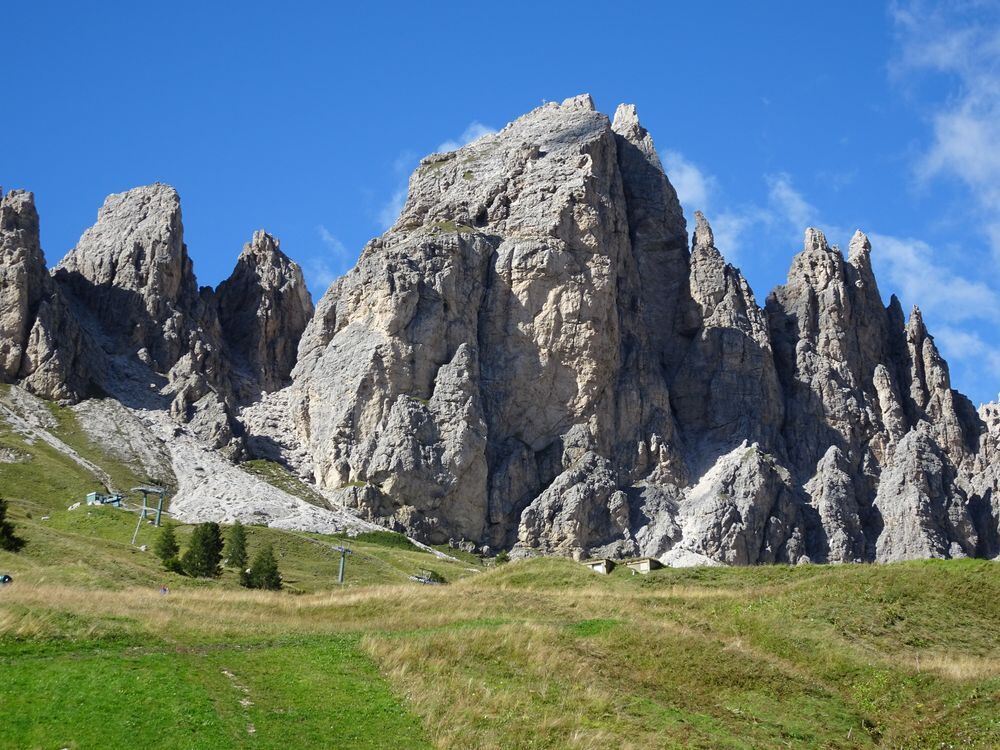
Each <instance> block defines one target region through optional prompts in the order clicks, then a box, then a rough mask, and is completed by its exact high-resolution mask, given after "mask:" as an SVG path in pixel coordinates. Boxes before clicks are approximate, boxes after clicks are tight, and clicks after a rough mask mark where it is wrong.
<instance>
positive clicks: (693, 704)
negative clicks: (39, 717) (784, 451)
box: [0, 530, 1000, 748]
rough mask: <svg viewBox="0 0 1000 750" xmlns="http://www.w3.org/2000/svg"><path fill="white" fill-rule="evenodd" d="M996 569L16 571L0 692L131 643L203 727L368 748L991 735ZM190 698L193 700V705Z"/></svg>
mask: <svg viewBox="0 0 1000 750" xmlns="http://www.w3.org/2000/svg"><path fill="white" fill-rule="evenodd" d="M254 531H259V530H254ZM369 554H372V555H376V556H377V555H381V554H402V551H401V550H397V549H394V548H391V547H384V546H375V547H373V548H371V549H370V550H369ZM421 554H423V555H425V556H426V555H427V553H421ZM428 557H429V556H428ZM286 559H287V558H286ZM0 565H2V563H0ZM997 573H998V570H997V564H996V563H991V562H985V561H948V562H943V561H934V562H925V563H906V564H899V565H891V566H841V567H821V566H814V567H804V568H786V567H773V568H755V569H749V570H746V569H743V570H738V569H727V570H718V571H711V572H700V571H673V570H662V571H656V572H654V573H652V574H650V575H649V576H632V575H630V574H629V573H628V572H627V571H616V573H615V574H613V575H611V576H607V577H602V576H598V575H596V574H592V573H590V572H589V571H587V570H585V569H584V568H582V566H579V565H577V564H575V563H572V562H571V561H568V560H551V559H538V560H530V561H525V562H515V563H510V564H508V565H504V566H500V567H498V568H496V569H495V570H490V571H488V572H484V573H481V574H479V575H472V576H469V577H466V578H464V579H462V580H460V581H458V582H456V583H454V584H452V585H449V586H441V587H420V586H416V585H394V586H370V587H348V588H346V589H343V590H330V591H325V592H317V593H313V594H303V595H299V596H295V595H290V594H287V593H277V594H274V593H265V592H248V591H241V590H236V589H232V588H227V587H226V586H225V585H224V584H223V585H215V584H211V585H202V586H193V587H186V588H184V587H181V588H177V589H176V590H175V591H174V592H172V593H171V594H170V595H169V596H165V597H161V596H159V595H157V594H156V592H155V591H154V590H152V589H151V588H149V587H141V588H135V587H133V588H119V589H117V590H108V589H91V590H83V589H81V588H80V587H79V586H76V585H69V586H65V585H58V584H51V583H48V582H44V581H37V580H33V579H31V578H30V577H29V578H28V580H27V581H26V582H24V583H20V582H16V583H15V585H14V586H12V587H9V588H8V589H6V590H5V591H4V592H3V594H2V598H0V644H2V645H0V660H2V661H3V669H4V670H5V673H6V671H7V670H11V674H17V675H19V677H18V681H17V683H16V688H15V686H14V683H9V684H8V685H7V686H3V685H0V702H2V703H5V704H6V703H7V702H8V701H9V700H10V695H12V694H13V691H14V690H15V689H16V690H17V691H18V694H21V695H32V694H36V693H37V691H41V690H43V689H48V687H46V686H47V685H48V684H49V683H48V682H47V681H48V680H53V679H56V678H55V677H53V676H51V675H52V674H53V673H55V674H58V673H60V672H61V671H62V670H63V669H65V672H66V674H67V675H74V674H79V672H80V670H81V667H80V664H81V662H82V661H83V662H85V661H86V660H87V659H89V658H92V657H91V656H88V655H93V658H94V659H99V660H98V661H95V662H91V663H93V664H95V667H94V669H99V670H109V671H110V673H111V674H112V675H116V674H118V672H119V671H121V670H126V669H130V668H133V667H130V666H129V665H130V664H132V662H131V661H130V660H133V659H136V658H138V657H137V655H138V654H142V655H143V658H145V657H146V656H148V657H149V658H150V659H151V661H150V663H149V665H148V667H147V666H145V665H143V666H141V667H139V666H136V667H134V668H135V669H136V670H138V671H139V672H141V671H142V670H143V669H147V668H148V669H150V670H154V669H156V668H158V667H157V666H156V665H157V663H158V662H157V661H156V660H157V659H164V660H167V661H168V662H172V663H173V664H174V665H175V667H176V672H177V674H178V675H183V676H184V678H185V679H188V680H190V681H192V683H193V685H194V686H193V687H191V686H189V687H187V688H185V689H186V690H187V693H184V692H183V691H182V689H181V687H178V688H177V690H178V694H184V695H191V696H193V699H194V697H197V700H195V702H194V707H193V708H192V709H191V710H192V712H193V714H192V715H194V716H200V717H202V718H201V719H197V720H198V721H204V722H205V727H206V728H205V734H204V736H205V737H206V738H208V739H207V740H206V742H208V741H215V740H218V742H219V743H221V744H220V745H217V746H222V747H227V746H240V744H239V743H240V742H242V743H243V745H244V746H247V747H249V746H251V745H260V746H264V747H266V746H270V745H271V744H273V743H276V742H277V741H278V740H277V739H276V737H278V735H279V733H280V732H285V731H290V730H288V729H287V727H286V726H285V725H284V724H282V723H281V722H282V721H284V720H285V717H287V716H294V717H297V718H296V719H295V721H296V722H297V723H296V724H295V727H296V729H297V730H298V731H300V732H301V733H300V734H299V735H297V736H298V737H299V738H301V743H303V744H300V746H310V744H309V743H313V744H316V743H315V741H314V740H312V737H313V736H318V735H315V734H311V733H316V732H318V731H319V729H318V727H320V726H321V725H325V724H324V722H333V726H345V725H351V726H354V727H355V728H356V731H357V732H358V736H357V739H356V740H354V743H355V744H353V745H351V743H350V742H348V743H347V744H348V745H351V746H357V747H366V746H372V747H377V746H378V745H377V744H376V745H365V744H364V743H365V742H374V741H376V738H377V737H384V736H386V733H387V732H389V731H394V730H391V729H389V727H393V726H396V725H395V724H393V722H397V721H398V722H402V723H401V724H400V726H405V727H409V728H410V729H409V730H408V731H413V732H415V734H414V735H413V737H414V739H413V740H412V744H406V742H403V743H402V744H399V743H397V745H396V746H406V747H409V746H413V747H419V746H420V744H419V743H420V742H421V741H422V740H421V739H420V737H419V736H418V735H420V734H421V733H422V736H423V737H425V738H426V741H427V742H429V743H430V744H431V745H432V746H435V747H442V748H469V747H472V748H501V747H502V748H511V747H513V748H517V747H525V748H529V747H530V748H544V747H548V748H564V747H570V748H603V747H622V748H647V747H666V748H670V747H701V748H759V747H815V748H865V747H873V748H874V747H885V748H896V747H905V748H938V747H941V746H942V743H944V746H947V745H949V744H951V745H953V746H955V747H978V748H993V747H997V746H998V745H1000V715H998V714H997V711H996V706H997V703H998V701H1000V576H998V574H997ZM330 644H339V645H336V649H340V650H339V651H336V652H335V653H333V654H332V655H331V652H330V651H329V646H330ZM191 654H204V655H206V656H205V658H204V659H202V660H201V661H199V660H198V659H193V658H192V657H191ZM154 657H155V658H154ZM331 660H332V661H331ZM344 660H346V662H347V665H344ZM29 664H39V665H41V664H45V665H46V666H45V669H44V670H42V669H39V670H33V669H31V668H29V667H28V666H26V665H29ZM350 664H354V665H355V666H356V667H357V669H359V670H360V674H363V675H367V677H365V678H364V680H363V681H367V680H370V681H371V684H372V685H374V686H375V688H374V689H377V690H380V691H385V692H379V693H378V695H380V696H383V697H384V698H385V700H384V701H382V699H381V698H380V699H378V700H375V704H374V705H376V706H382V707H383V708H384V711H382V710H381V709H379V710H376V711H374V713H371V712H369V713H365V710H366V709H365V707H366V706H369V704H368V703H365V704H364V706H362V705H360V704H358V705H353V706H352V705H351V704H349V703H342V702H341V701H339V700H332V699H331V700H326V701H321V700H317V699H316V695H317V693H316V692H315V691H317V690H319V691H328V690H330V689H331V687H330V686H331V685H332V684H334V683H337V680H331V678H330V674H331V673H334V674H341V673H343V672H342V671H343V670H347V672H348V673H349V672H350V669H349V665H350ZM204 665H207V666H204ZM366 665H367V666H366ZM216 668H218V669H219V670H220V672H219V674H222V672H221V669H222V668H225V669H227V670H228V671H230V672H231V673H232V674H233V675H235V677H234V678H232V679H235V680H236V681H237V682H239V683H240V684H241V685H246V686H247V687H248V689H249V691H250V692H249V695H248V697H249V699H250V700H251V701H253V702H254V707H253V709H252V710H258V711H260V712H261V713H260V714H255V715H250V714H246V713H242V712H240V710H238V709H237V708H235V707H234V704H233V702H232V701H229V702H226V700H225V699H224V697H225V696H226V695H228V693H226V691H225V690H224V689H223V687H226V683H225V682H219V680H218V679H217V675H216V673H215V672H213V670H214V669H216ZM366 669H367V670H371V671H367V672H366V671H365V670H366ZM338 670H340V671H338ZM376 671H377V673H378V675H380V676H381V679H379V678H376V677H375V674H376ZM223 676H224V675H223ZM66 679H67V680H68V679H69V678H68V677H67V678H66ZM116 679H117V678H116ZM177 679H179V678H177ZM225 679H226V681H230V678H228V677H226V678H225ZM382 680H384V682H383V681H382ZM324 681H325V682H324ZM115 684H116V685H117V684H119V683H115ZM141 684H144V683H142V682H141V680H139V678H138V677H137V682H136V683H134V684H131V685H130V684H123V685H121V688H120V689H121V690H122V691H123V692H122V693H121V694H122V695H125V696H129V695H132V694H134V693H135V692H136V691H137V690H138V689H139V686H140V685H141ZM303 684H304V685H309V686H313V687H314V689H308V688H306V687H302V685H303ZM380 685H381V686H382V687H379V686H380ZM227 689H229V688H227ZM33 691H35V692H33ZM206 694H207V695H209V696H210V699H211V701H212V704H211V705H212V706H213V708H212V711H214V715H213V714H212V713H211V712H209V713H207V714H204V713H199V712H200V711H201V710H202V709H201V708H199V707H203V706H204V705H206V704H204V703H203V702H199V701H201V700H202V698H201V696H203V695H206ZM258 695H261V696H267V697H262V698H261V701H263V702H259V701H258V699H257V698H256V697H255V696H258ZM331 695H332V693H331ZM385 696H389V697H385ZM234 697H235V696H234ZM373 700H374V699H373ZM73 705H74V704H72V703H71V704H70V705H69V706H68V707H67V706H63V707H60V711H61V712H62V714H61V720H60V723H59V725H58V726H57V727H54V728H53V729H52V730H51V731H49V730H47V729H45V725H44V723H43V724H41V725H40V726H41V727H42V728H38V729H34V730H32V731H34V732H35V734H32V735H24V737H25V738H26V739H25V742H26V743H27V744H28V746H31V744H32V743H34V744H38V745H40V746H46V745H56V744H59V743H64V742H68V741H69V740H75V741H77V742H79V743H80V746H84V745H85V744H86V743H84V741H83V740H82V739H78V738H77V737H73V736H66V734H65V732H62V733H60V732H58V731H57V730H58V729H60V728H65V727H66V726H67V725H70V726H73V725H77V724H78V725H80V726H81V731H82V728H83V727H85V726H86V725H87V723H88V722H90V724H91V725H95V724H96V722H97V719H96V718H90V716H91V714H90V711H92V710H96V709H94V708H93V707H87V706H85V705H79V706H78V707H77V708H73ZM259 706H266V708H258V707H259ZM164 710H169V711H174V710H175V709H174V708H171V707H170V706H167V707H165V709H164ZM268 712H270V714H268ZM338 712H339V713H338ZM261 715H269V716H270V718H271V719H274V721H275V723H268V721H266V720H265V719H264V718H260V717H261ZM178 721H179V722H180V723H179V724H178V725H177V726H179V727H186V726H189V724H185V723H183V722H181V721H180V719H178ZM288 721H289V722H290V723H291V722H292V719H288ZM245 722H250V723H253V724H254V727H255V734H254V735H253V738H252V739H251V738H250V735H244V734H241V732H245V731H246V728H245ZM418 725H419V726H418ZM32 726H36V725H35V724H33V725H32ZM418 730H419V731H418ZM10 731H12V730H8V732H10ZM22 731H25V732H26V731H27V729H26V728H25V729H23V730H22ZM178 731H180V730H178ZM220 732H221V733H222V735H224V738H223V739H218V737H219V733H220ZM85 736H86V737H90V736H92V735H84V734H80V735H79V737H85ZM401 736H402V735H401ZM107 737H108V738H109V739H110V738H112V737H113V735H112V733H111V727H109V728H108V734H107ZM225 738H228V739H225ZM9 741H12V740H9ZM226 742H229V743H230V745H227V744H225V743H226ZM233 743H236V744H235V745H233ZM2 744H3V738H2V737H0V745H2ZM22 744H24V743H22ZM318 744H319V745H320V746H322V744H323V743H321V742H320V743H318ZM60 746H62V745H60ZM107 746H109V747H113V746H115V744H114V742H110V741H109V742H108V743H107ZM153 746H156V744H155V742H154V744H153ZM193 746H197V745H193Z"/></svg>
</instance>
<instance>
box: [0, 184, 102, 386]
mask: <svg viewBox="0 0 1000 750" xmlns="http://www.w3.org/2000/svg"><path fill="white" fill-rule="evenodd" d="M89 347H90V344H89V343H88V342H86V341H85V340H84V337H83V333H82V332H81V330H80V328H79V326H78V325H77V324H76V321H75V319H74V317H73V315H72V314H71V313H70V311H69V310H68V308H67V304H66V301H65V299H64V298H63V296H62V295H61V293H60V291H59V289H58V288H57V286H56V285H55V284H54V283H53V281H52V279H51V278H50V277H49V273H48V270H47V269H46V266H45V256H44V254H43V253H42V247H41V244H40V242H39V226H38V213H37V211H36V210H35V201H34V196H33V195H32V194H31V193H28V192H25V191H22V190H12V191H11V192H9V193H7V195H3V194H2V191H0V380H2V381H3V382H7V383H12V382H21V383H22V384H23V385H24V386H25V388H27V389H28V390H30V391H32V392H34V393H36V394H38V395H40V396H44V397H45V398H50V399H57V400H67V401H75V400H78V399H80V398H82V397H83V396H85V395H87V394H88V393H89V392H90V390H91V378H90V371H91V369H92V364H91V362H90V359H89V357H88V349H89Z"/></svg>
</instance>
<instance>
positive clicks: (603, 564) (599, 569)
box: [583, 557, 615, 575]
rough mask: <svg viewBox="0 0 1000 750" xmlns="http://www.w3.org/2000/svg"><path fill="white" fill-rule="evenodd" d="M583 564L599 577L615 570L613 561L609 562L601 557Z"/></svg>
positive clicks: (585, 561)
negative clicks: (598, 574)
mask: <svg viewBox="0 0 1000 750" xmlns="http://www.w3.org/2000/svg"><path fill="white" fill-rule="evenodd" d="M583 564H584V565H586V566H587V567H588V568H590V569H591V570H592V571H594V572H595V573H600V574H601V575H607V574H608V573H610V572H611V571H612V570H614V569H615V561H614V560H609V559H608V558H606V557H601V558H599V559H597V560H584V561H583Z"/></svg>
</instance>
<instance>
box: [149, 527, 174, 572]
mask: <svg viewBox="0 0 1000 750" xmlns="http://www.w3.org/2000/svg"><path fill="white" fill-rule="evenodd" d="M153 551H154V552H155V553H156V556H157V557H159V558H160V559H161V560H162V561H163V567H164V568H166V569H167V570H172V571H174V572H177V571H178V569H179V568H180V567H181V566H180V561H179V560H178V559H177V555H178V553H179V552H180V551H181V548H180V545H179V544H177V536H176V534H175V533H174V527H173V526H172V525H170V524H167V525H166V526H164V527H163V528H162V529H161V530H160V536H159V537H158V538H157V540H156V546H155V547H154V548H153Z"/></svg>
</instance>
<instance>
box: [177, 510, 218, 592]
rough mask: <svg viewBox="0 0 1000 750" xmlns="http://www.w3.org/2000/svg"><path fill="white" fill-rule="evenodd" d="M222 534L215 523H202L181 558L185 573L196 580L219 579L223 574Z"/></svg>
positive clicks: (197, 527) (193, 533) (195, 528)
mask: <svg viewBox="0 0 1000 750" xmlns="http://www.w3.org/2000/svg"><path fill="white" fill-rule="evenodd" d="M220 562H222V532H221V530H220V529H219V524H217V523H215V522H214V521H209V522H207V523H200V524H198V525H197V526H195V527H194V531H193V532H192V533H191V543H190V545H189V546H188V548H187V551H186V552H185V553H184V556H183V557H182V558H181V565H183V566H184V572H185V573H187V574H188V575H189V576H192V577H194V578H218V577H219V575H220V574H221V573H222V570H221V568H220V567H219V563H220Z"/></svg>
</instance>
